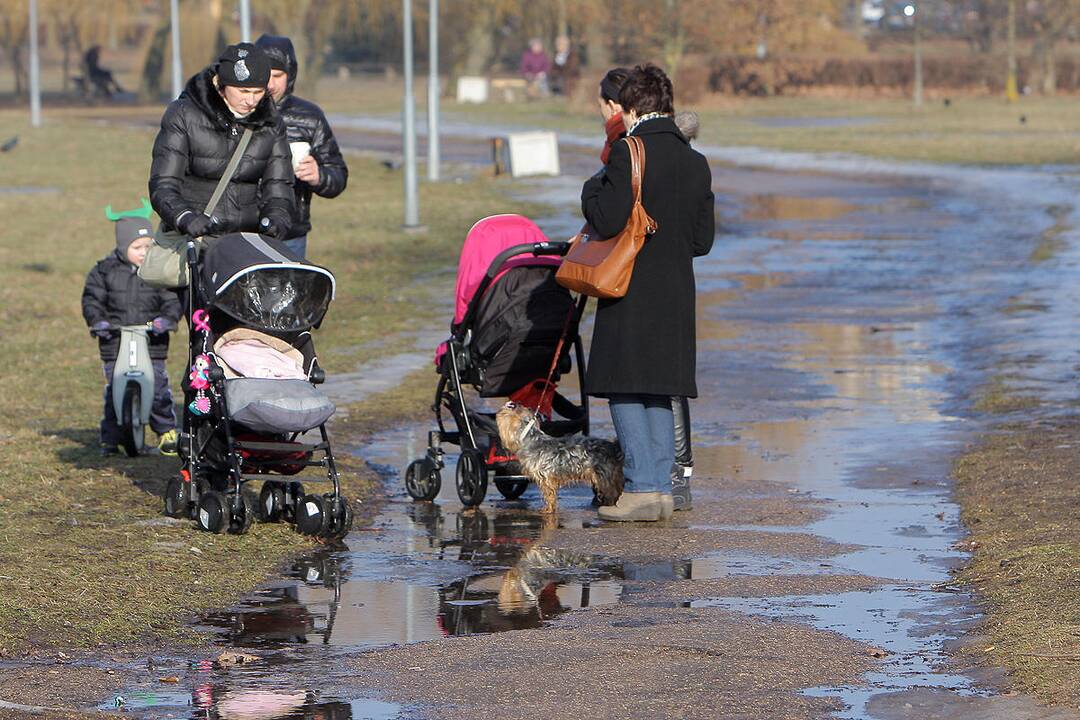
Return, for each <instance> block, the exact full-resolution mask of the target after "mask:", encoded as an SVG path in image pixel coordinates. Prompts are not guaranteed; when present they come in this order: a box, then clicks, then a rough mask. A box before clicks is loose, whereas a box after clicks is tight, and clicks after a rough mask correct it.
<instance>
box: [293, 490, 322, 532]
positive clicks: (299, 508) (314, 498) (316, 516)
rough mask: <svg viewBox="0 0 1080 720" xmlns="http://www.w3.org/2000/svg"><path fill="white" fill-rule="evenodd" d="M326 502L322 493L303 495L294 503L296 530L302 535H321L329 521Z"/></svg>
mask: <svg viewBox="0 0 1080 720" xmlns="http://www.w3.org/2000/svg"><path fill="white" fill-rule="evenodd" d="M327 506H328V503H327V501H326V498H324V497H323V496H322V495H305V496H304V497H303V498H301V499H300V500H299V502H297V503H296V530H297V532H299V533H301V534H303V535H323V534H324V533H325V532H326V526H327V524H328V523H329V521H330V520H329V517H328V513H327V512H326V510H327Z"/></svg>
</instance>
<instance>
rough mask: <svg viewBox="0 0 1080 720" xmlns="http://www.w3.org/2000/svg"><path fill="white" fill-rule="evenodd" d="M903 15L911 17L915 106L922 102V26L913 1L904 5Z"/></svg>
mask: <svg viewBox="0 0 1080 720" xmlns="http://www.w3.org/2000/svg"><path fill="white" fill-rule="evenodd" d="M904 15H906V16H907V17H909V18H911V21H912V26H913V27H912V29H913V34H914V36H915V88H914V91H913V95H914V98H913V100H914V102H915V107H922V104H923V62H922V28H921V24H920V22H919V14H918V7H917V6H916V5H915V3H909V4H908V5H905V6H904Z"/></svg>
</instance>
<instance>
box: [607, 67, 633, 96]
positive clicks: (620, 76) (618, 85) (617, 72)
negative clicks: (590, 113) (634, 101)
mask: <svg viewBox="0 0 1080 720" xmlns="http://www.w3.org/2000/svg"><path fill="white" fill-rule="evenodd" d="M629 76H630V68H624V67H617V68H612V69H610V70H608V71H607V74H606V75H604V78H603V79H602V80H601V81H600V97H601V99H603V100H609V101H611V102H619V91H620V90H622V86H623V85H624V84H625V83H626V78H628V77H629Z"/></svg>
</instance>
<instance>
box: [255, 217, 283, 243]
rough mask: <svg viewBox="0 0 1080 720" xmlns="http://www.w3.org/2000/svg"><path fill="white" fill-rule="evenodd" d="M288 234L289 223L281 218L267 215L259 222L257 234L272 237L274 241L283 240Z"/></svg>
mask: <svg viewBox="0 0 1080 720" xmlns="http://www.w3.org/2000/svg"><path fill="white" fill-rule="evenodd" d="M288 232H289V221H288V220H285V219H283V218H279V217H275V216H273V215H268V216H266V217H264V218H263V219H261V220H259V233H260V234H262V235H266V236H267V237H272V238H274V239H275V240H284V239H285V235H286V234H287V233H288Z"/></svg>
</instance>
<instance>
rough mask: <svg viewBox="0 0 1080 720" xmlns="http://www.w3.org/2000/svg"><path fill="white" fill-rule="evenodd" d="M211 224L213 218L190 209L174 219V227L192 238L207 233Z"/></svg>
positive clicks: (212, 224)
mask: <svg viewBox="0 0 1080 720" xmlns="http://www.w3.org/2000/svg"><path fill="white" fill-rule="evenodd" d="M213 226H214V219H213V218H210V217H207V216H206V215H204V214H202V213H197V212H192V211H190V210H188V211H186V212H183V213H181V214H180V217H178V218H177V219H176V229H177V230H179V231H180V232H182V233H184V234H185V235H187V236H188V237H192V238H197V237H202V236H203V235H207V234H209V233H210V230H211V229H212V228H213Z"/></svg>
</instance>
